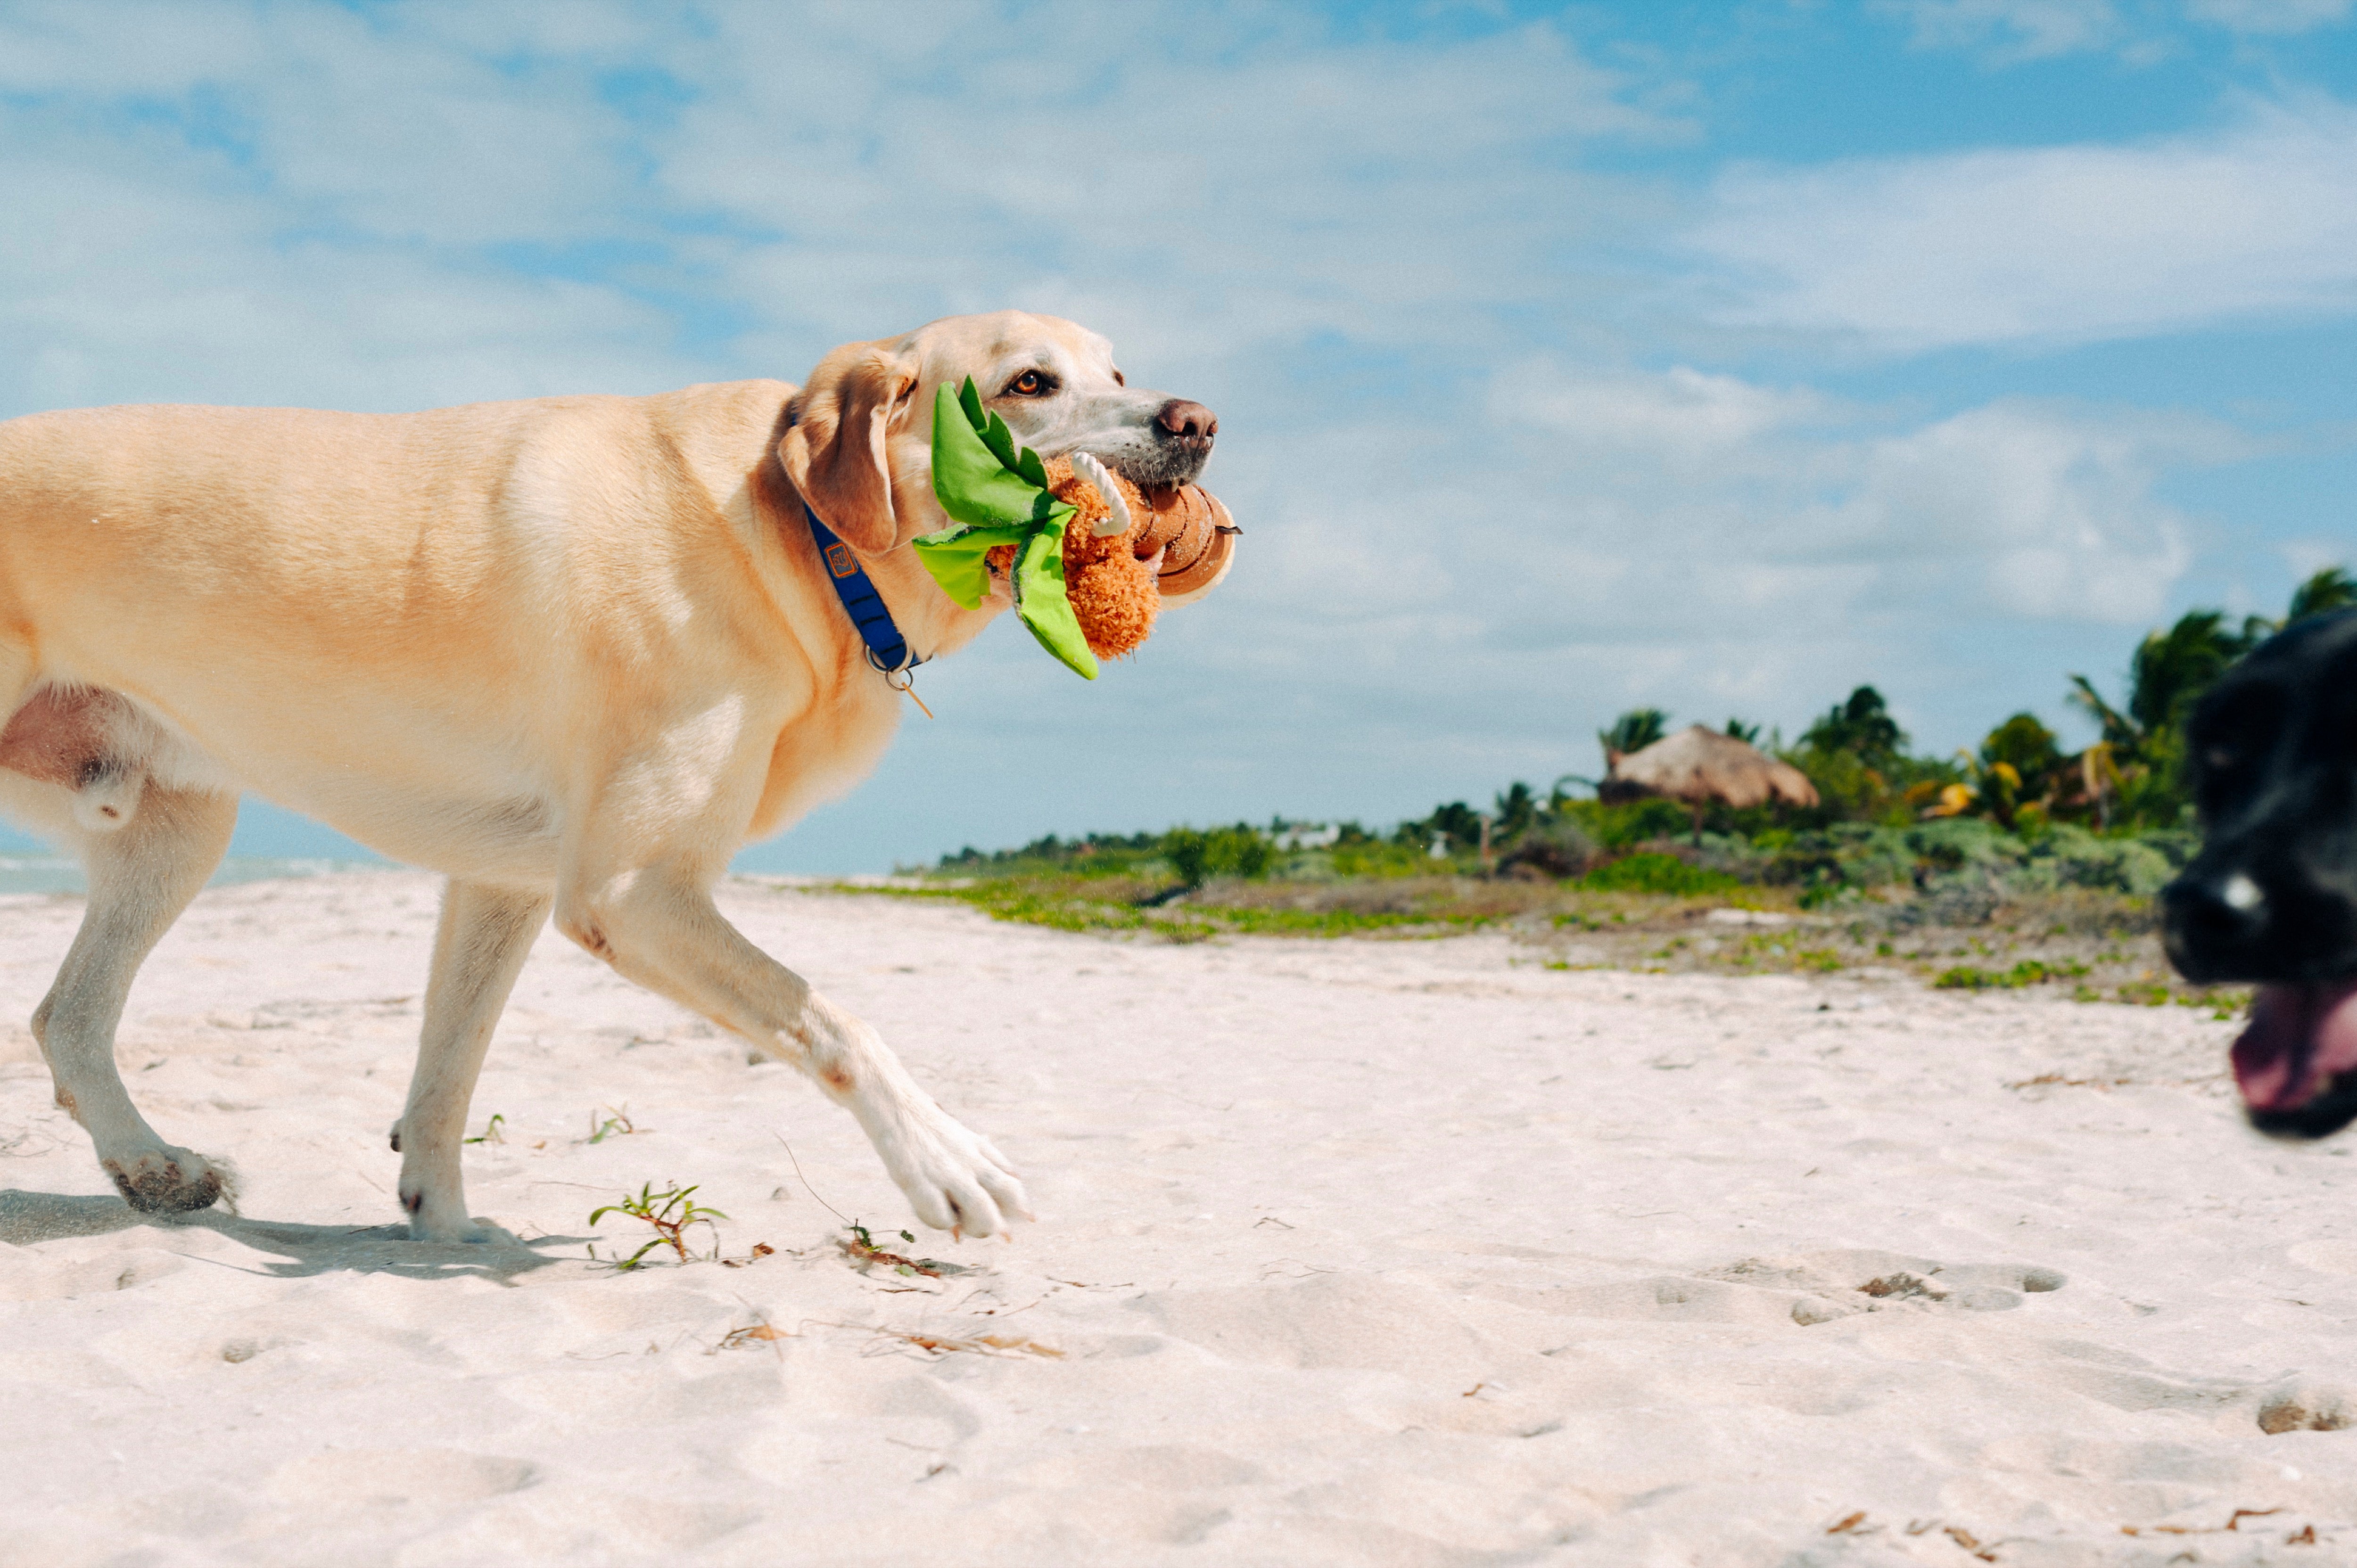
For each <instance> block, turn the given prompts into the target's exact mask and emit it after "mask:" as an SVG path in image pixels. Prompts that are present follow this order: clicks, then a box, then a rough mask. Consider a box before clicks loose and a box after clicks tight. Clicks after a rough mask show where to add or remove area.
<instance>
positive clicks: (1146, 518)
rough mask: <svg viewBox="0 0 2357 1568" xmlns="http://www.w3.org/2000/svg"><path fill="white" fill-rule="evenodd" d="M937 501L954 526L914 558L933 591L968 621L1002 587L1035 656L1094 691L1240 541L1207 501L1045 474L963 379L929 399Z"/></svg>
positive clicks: (1177, 492)
mask: <svg viewBox="0 0 2357 1568" xmlns="http://www.w3.org/2000/svg"><path fill="white" fill-rule="evenodd" d="M933 494H934V495H935V496H936V497H938V498H939V499H940V500H941V503H942V510H943V511H945V512H947V513H949V515H950V517H951V519H952V524H951V526H950V527H948V528H945V529H942V531H941V532H937V533H928V534H924V535H921V536H920V537H919V539H918V540H917V541H916V545H917V557H918V559H919V560H920V561H922V562H923V563H924V564H925V567H926V569H927V570H928V571H930V572H931V574H932V575H933V580H934V581H935V582H937V583H939V584H940V585H942V591H943V592H945V593H947V594H948V595H949V596H950V597H952V598H953V599H955V600H956V601H957V602H958V603H959V604H961V605H963V606H964V607H966V608H968V609H974V608H976V607H979V606H980V605H981V604H982V601H983V599H984V598H985V596H987V595H988V594H989V592H990V578H991V575H992V574H994V573H996V574H1000V575H1005V576H1006V579H1007V581H1008V584H1009V585H1010V586H1011V587H1012V588H1013V590H1014V595H1015V608H1016V613H1017V614H1018V615H1019V616H1021V617H1022V618H1023V623H1024V624H1025V625H1026V626H1028V627H1029V628H1031V635H1032V636H1034V637H1036V638H1038V639H1039V646H1041V647H1042V648H1045V649H1046V650H1048V651H1049V652H1050V653H1052V654H1054V655H1055V656H1056V657H1057V658H1058V659H1060V660H1062V661H1063V662H1064V663H1065V665H1067V666H1068V667H1069V668H1071V670H1073V671H1076V672H1077V673H1079V674H1081V675H1083V676H1086V677H1087V678H1088V679H1090V680H1092V681H1093V680H1095V679H1096V673H1097V660H1099V659H1101V658H1102V659H1118V658H1120V657H1121V656H1123V655H1124V654H1126V653H1130V652H1132V651H1135V649H1136V648H1137V646H1138V645H1139V644H1140V643H1142V642H1144V641H1145V640H1146V637H1147V636H1148V634H1150V633H1151V632H1152V631H1153V629H1154V617H1155V614H1156V612H1157V611H1158V610H1159V609H1160V608H1161V607H1163V606H1164V605H1166V604H1184V603H1187V602H1189V601H1190V600H1193V599H1197V598H1200V597H1201V596H1203V595H1205V594H1207V593H1209V592H1211V589H1212V588H1213V587H1214V586H1215V585H1217V584H1218V583H1219V581H1220V579H1221V578H1222V577H1223V576H1225V575H1227V571H1228V566H1229V564H1230V563H1231V562H1232V560H1233V559H1234V553H1235V537H1236V534H1237V533H1238V532H1239V530H1238V529H1237V528H1236V525H1235V522H1234V520H1233V519H1232V518H1230V517H1229V515H1228V509H1227V508H1225V507H1223V506H1222V505H1221V504H1220V503H1219V501H1218V499H1216V498H1214V497H1213V496H1212V495H1211V492H1210V491H1208V490H1206V489H1202V488H1201V487H1200V486H1198V485H1182V486H1178V487H1175V488H1172V489H1157V490H1153V491H1146V490H1141V489H1139V488H1138V487H1137V486H1135V485H1134V484H1132V483H1130V482H1129V480H1127V479H1125V478H1122V477H1121V476H1120V475H1119V474H1116V473H1114V472H1113V471H1112V470H1111V469H1109V468H1107V467H1105V466H1104V465H1103V463H1101V462H1099V461H1098V460H1097V459H1096V458H1094V457H1092V456H1089V455H1088V454H1087V453H1085V452H1082V453H1076V454H1075V455H1074V456H1071V457H1069V458H1066V457H1059V458H1057V459H1056V460H1055V461H1054V462H1052V463H1043V462H1041V461H1040V459H1039V454H1038V453H1037V452H1034V451H1032V450H1031V448H1029V447H1028V446H1025V447H1023V448H1021V449H1020V450H1017V446H1016V445H1015V437H1014V435H1013V433H1012V432H1010V431H1009V430H1008V429H1007V428H1006V421H1004V420H1002V419H1000V418H999V417H998V415H996V414H995V413H985V412H984V410H983V406H982V398H981V395H980V394H979V393H978V392H975V390H974V381H973V380H972V379H971V378H969V379H968V380H967V381H966V382H965V384H964V385H963V387H961V388H959V389H958V390H957V391H955V392H952V391H951V389H950V388H948V387H946V386H944V387H942V389H941V392H940V393H939V395H938V396H937V397H936V398H935V399H934V403H933Z"/></svg>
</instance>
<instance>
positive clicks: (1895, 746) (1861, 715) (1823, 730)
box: [1801, 686, 1907, 770]
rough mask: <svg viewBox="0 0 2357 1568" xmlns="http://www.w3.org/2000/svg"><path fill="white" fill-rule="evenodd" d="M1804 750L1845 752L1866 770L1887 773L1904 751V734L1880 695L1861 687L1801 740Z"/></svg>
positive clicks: (1825, 715) (1819, 721) (1810, 728)
mask: <svg viewBox="0 0 2357 1568" xmlns="http://www.w3.org/2000/svg"><path fill="white" fill-rule="evenodd" d="M1801 744H1802V745H1803V746H1813V747H1815V748H1816V749H1817V750H1819V751H1824V752H1835V751H1846V752H1848V753H1850V754H1851V755H1852V756H1854V757H1857V758H1858V759H1859V760H1860V761H1862V762H1864V763H1865V764H1866V765H1867V767H1868V768H1882V769H1886V770H1887V769H1888V768H1889V765H1890V763H1891V761H1892V759H1894V758H1895V757H1899V756H1900V754H1901V753H1902V752H1904V751H1905V750H1906V749H1907V732H1906V731H1905V730H1902V729H1900V727H1899V721H1898V720H1897V719H1894V718H1892V717H1891V716H1890V710H1889V707H1888V706H1887V705H1886V704H1885V703H1883V700H1882V693H1879V692H1878V691H1876V690H1875V689H1874V688H1873V687H1871V686H1860V687H1859V688H1858V689H1857V691H1855V692H1852V693H1850V694H1849V700H1848V701H1847V702H1846V703H1835V704H1834V705H1833V707H1832V708H1831V709H1830V710H1829V711H1828V712H1827V713H1826V714H1824V717H1822V718H1820V719H1818V720H1817V722H1816V723H1814V724H1813V725H1810V726H1809V727H1808V729H1807V730H1806V731H1804V732H1803V734H1802V736H1801Z"/></svg>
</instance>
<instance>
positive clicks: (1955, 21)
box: [1867, 0, 2122, 63]
mask: <svg viewBox="0 0 2357 1568" xmlns="http://www.w3.org/2000/svg"><path fill="white" fill-rule="evenodd" d="M1867 9H1868V10H1869V11H1871V12H1873V13H1876V14H1878V15H1881V16H1897V17H1901V18H1903V19H1904V20H1906V21H1908V22H1909V23H1911V24H1912V25H1913V29H1914V37H1913V40H1912V41H1913V43H1914V45H1915V47H1916V48H1969V49H1977V50H1980V51H1982V52H1983V53H1985V54H1986V56H1987V57H1988V58H1989V59H1991V60H1993V61H1996V62H2000V63H2010V62H2013V61H2018V60H2029V59H2050V58H2051V57H2053V56H2055V55H2063V54H2072V53H2076V52H2078V51H2080V50H2083V49H2095V48H2104V47H2106V46H2108V45H2109V44H2111V43H2113V42H2114V41H2115V39H2117V38H2119V37H2120V35H2121V31H2122V29H2121V27H2120V18H2119V14H2118V13H2117V12H2116V11H2115V10H2114V9H2113V8H2112V5H2111V0H1872V3H1871V4H1870V5H1868V7H1867Z"/></svg>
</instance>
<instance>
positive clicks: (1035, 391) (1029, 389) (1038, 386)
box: [1006, 371, 1055, 397]
mask: <svg viewBox="0 0 2357 1568" xmlns="http://www.w3.org/2000/svg"><path fill="white" fill-rule="evenodd" d="M1054 384H1055V383H1053V382H1052V381H1049V380H1048V378H1047V377H1045V376H1043V375H1041V374H1040V373H1039V371H1024V372H1023V373H1022V374H1021V375H1019V376H1017V377H1016V378H1015V379H1014V380H1013V381H1009V382H1007V383H1006V390H1007V391H1008V392H1013V393H1014V394H1015V395H1016V396H1017V397H1038V396H1039V394H1040V393H1042V392H1047V391H1048V390H1049V388H1051V387H1052V386H1053V385H1054Z"/></svg>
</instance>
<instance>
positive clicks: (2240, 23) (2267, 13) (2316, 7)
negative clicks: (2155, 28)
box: [2185, 0, 2351, 33]
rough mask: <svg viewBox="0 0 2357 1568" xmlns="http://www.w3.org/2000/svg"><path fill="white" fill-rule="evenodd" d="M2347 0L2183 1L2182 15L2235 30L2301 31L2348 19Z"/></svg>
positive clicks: (2348, 0)
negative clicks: (2183, 12)
mask: <svg viewBox="0 0 2357 1568" xmlns="http://www.w3.org/2000/svg"><path fill="white" fill-rule="evenodd" d="M2350 5H2351V0H2186V4H2185V14H2186V15H2187V16H2191V17H2193V18H2194V19H2196V20H2197V21H2203V22H2215V23H2217V24H2218V25H2219V26H2220V27H2231V28H2233V30H2234V31H2235V32H2238V33H2305V32H2308V31H2309V30H2310V29H2311V28H2315V27H2324V26H2326V25H2327V24H2329V23H2332V22H2345V21H2347V20H2348V19H2349V10H2350Z"/></svg>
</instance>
